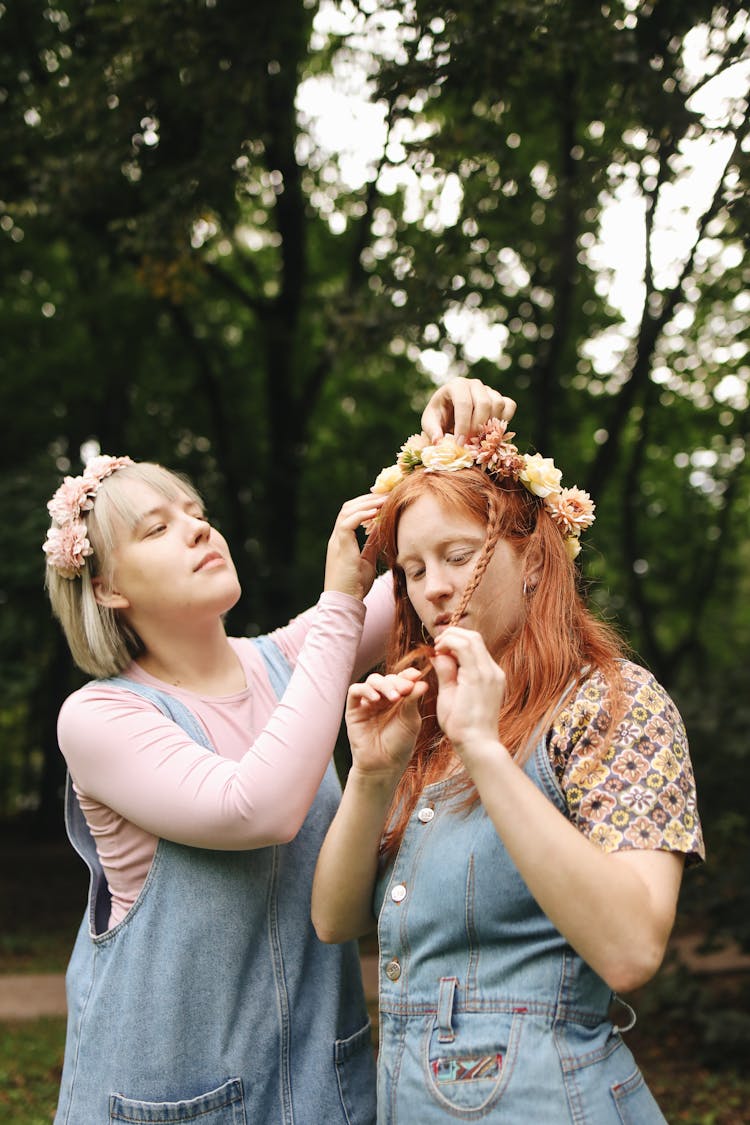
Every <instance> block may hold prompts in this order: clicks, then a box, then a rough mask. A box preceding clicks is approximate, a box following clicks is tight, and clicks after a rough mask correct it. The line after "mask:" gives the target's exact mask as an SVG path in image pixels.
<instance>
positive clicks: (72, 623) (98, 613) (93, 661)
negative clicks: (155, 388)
mask: <svg viewBox="0 0 750 1125" xmlns="http://www.w3.org/2000/svg"><path fill="white" fill-rule="evenodd" d="M133 481H139V482H140V483H142V484H146V485H148V486H149V488H152V489H153V490H154V491H155V492H158V493H159V494H160V495H161V496H164V497H165V498H166V499H167V500H169V501H174V500H177V499H179V498H180V497H181V496H188V497H189V498H190V499H191V500H194V501H195V502H196V503H197V504H200V506H201V508H202V507H203V501H202V499H201V497H200V495H199V494H198V492H197V491H196V490H195V488H194V487H193V485H192V484H191V483H190V481H189V480H187V478H185V477H183V476H181V475H180V474H178V473H175V472H172V471H171V470H170V469H165V468H164V467H163V466H162V465H156V464H153V463H152V462H149V461H139V462H137V463H136V464H134V465H126V466H123V467H122V468H119V469H117V471H116V472H114V473H112V474H111V476H108V477H106V478H105V479H104V480H103V481H102V482H101V484H100V485H99V488H98V489H97V493H96V498H95V500H94V506H93V508H92V509H91V511H89V512H84V513H82V519H83V521H84V523H85V524H86V528H87V536H88V540H89V542H90V544H91V547H92V550H93V554H91V555H89V556H88V557H87V558H86V565H85V566H84V567H83V568H82V570H81V574H80V577H78V578H74V579H69V578H64V577H63V576H62V575H61V574H60V573H59V572H58V571H57V570H56V569H55V568H54V567H53V566H47V573H46V578H45V585H46V588H47V593H48V595H49V600H50V603H51V605H52V612H53V613H54V615H55V617H56V618H57V619H58V621H59V622H60V624H61V626H62V629H63V632H64V633H65V639H66V640H67V642H68V647H69V648H70V652H71V655H72V657H73V660H74V661H75V662H76V664H77V665H78V667H79V668H81V669H82V670H83V671H84V672H87V673H88V674H89V675H91V676H94V677H95V678H96V679H106V678H107V677H108V676H116V675H118V674H119V673H120V672H122V671H123V670H124V669H125V668H127V666H128V664H130V663H131V661H132V660H133V659H134V658H135V657H136V656H138V655H139V654H140V653H142V652H143V642H142V641H141V639H140V637H139V636H138V634H137V633H136V632H135V630H134V629H132V628H131V627H130V626H129V625H128V623H127V622H126V621H125V620H124V618H123V617H122V615H121V613H119V612H118V610H116V609H115V610H113V609H110V608H109V607H107V606H103V605H100V604H99V602H98V601H97V599H96V594H95V591H94V585H93V579H94V578H99V577H101V578H103V579H105V581H107V582H109V581H111V579H112V551H113V549H114V548H115V547H116V546H117V543H118V539H119V538H120V536H121V535H122V529H123V526H124V527H125V528H133V527H135V525H136V523H137V522H138V520H139V518H140V516H141V515H142V512H141V509H140V507H139V506H138V505H137V504H136V503H135V502H134V500H133V497H132V494H131V489H130V488H129V487H128V486H129V484H130V483H132V482H133ZM53 526H54V524H53Z"/></svg>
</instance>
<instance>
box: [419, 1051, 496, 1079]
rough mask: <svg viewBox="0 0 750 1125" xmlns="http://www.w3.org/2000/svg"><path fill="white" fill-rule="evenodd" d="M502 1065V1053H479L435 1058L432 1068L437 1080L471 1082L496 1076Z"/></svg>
mask: <svg viewBox="0 0 750 1125" xmlns="http://www.w3.org/2000/svg"><path fill="white" fill-rule="evenodd" d="M502 1066H503V1056H502V1055H480V1056H470V1057H468V1058H462V1059H456V1058H449V1059H435V1061H434V1063H433V1064H432V1069H433V1072H434V1075H435V1078H436V1080H437V1081H438V1082H473V1081H476V1080H477V1079H478V1078H497V1077H498V1076H499V1074H500V1071H501V1070H502Z"/></svg>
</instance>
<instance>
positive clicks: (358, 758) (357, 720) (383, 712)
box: [346, 668, 427, 777]
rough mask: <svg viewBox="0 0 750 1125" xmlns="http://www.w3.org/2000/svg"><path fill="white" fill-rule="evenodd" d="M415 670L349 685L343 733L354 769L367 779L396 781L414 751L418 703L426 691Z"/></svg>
mask: <svg viewBox="0 0 750 1125" xmlns="http://www.w3.org/2000/svg"><path fill="white" fill-rule="evenodd" d="M420 675H421V673H420V671H419V669H418V668H406V669H404V671H403V672H394V673H391V674H390V675H387V676H383V675H380V674H379V673H377V672H375V673H373V674H372V675H370V676H368V677H367V679H366V680H365V681H364V683H359V684H352V686H351V687H350V688H349V694H348V695H347V700H346V729H347V733H348V735H349V743H350V745H351V750H352V761H353V765H354V768H356V769H357V771H358V772H359V773H360V774H363V775H365V774H367V775H369V776H375V775H389V776H397V777H400V776H401V774H402V773H403V771H404V769H405V768H406V766H407V764H408V762H409V759H410V757H411V755H412V753H413V751H414V745H415V742H416V738H417V734H418V733H419V727H420V724H421V717H420V714H419V699H420V697H421V696H422V695H424V693H425V691H426V690H427V684H426V683H425V682H424V680H422V679H420Z"/></svg>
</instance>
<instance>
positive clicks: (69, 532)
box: [42, 523, 93, 578]
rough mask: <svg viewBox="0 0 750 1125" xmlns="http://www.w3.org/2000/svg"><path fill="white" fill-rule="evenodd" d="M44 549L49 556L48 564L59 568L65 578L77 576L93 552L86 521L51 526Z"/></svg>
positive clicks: (56, 568)
mask: <svg viewBox="0 0 750 1125" xmlns="http://www.w3.org/2000/svg"><path fill="white" fill-rule="evenodd" d="M42 550H43V551H44V553H45V554H46V556H47V565H48V566H53V567H54V568H55V570H58V571H59V572H60V574H61V575H62V577H63V578H77V577H78V574H79V571H80V570H81V568H82V567H83V566H85V559H86V556H87V555H91V554H93V551H92V549H91V544H90V543H89V541H88V539H87V538H86V525H85V524H84V523H66V524H65V526H64V527H51V528H50V529H49V531H48V532H47V540H46V542H45V543H44V545H43V547H42Z"/></svg>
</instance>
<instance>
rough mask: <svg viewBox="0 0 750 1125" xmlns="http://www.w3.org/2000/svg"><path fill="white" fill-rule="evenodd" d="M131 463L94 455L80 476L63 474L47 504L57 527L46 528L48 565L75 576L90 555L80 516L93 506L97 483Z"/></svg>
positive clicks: (84, 525)
mask: <svg viewBox="0 0 750 1125" xmlns="http://www.w3.org/2000/svg"><path fill="white" fill-rule="evenodd" d="M134 464H135V461H132V460H131V459H130V457H108V456H106V455H103V456H101V457H93V458H92V459H91V460H90V461H89V463H88V465H87V466H86V468H85V469H84V471H83V473H82V475H81V476H79V477H65V479H64V480H63V482H62V484H61V485H60V487H59V488H58V489H57V491H56V492H55V494H54V496H53V497H52V499H51V500H50V502H49V503H48V504H47V510H48V511H49V514H50V516H51V517H52V519H53V521H54V523H56V524H58V525H59V526H57V527H54V526H53V527H51V528H50V529H49V531H48V532H47V539H46V542H45V543H44V544H43V547H42V550H43V551H44V553H45V554H46V556H47V565H48V566H51V567H54V568H55V569H56V570H58V571H59V572H60V574H61V575H62V577H63V578H76V577H77V576H78V575H79V574H80V572H81V570H82V569H83V567H84V566H85V565H86V557H87V556H88V555H91V554H93V551H92V548H91V544H90V543H89V541H88V539H87V538H86V524H85V523H84V522H83V519H82V516H83V514H84V513H85V512H89V511H91V509H92V508H93V506H94V498H95V496H96V493H97V491H98V489H99V485H100V484H101V483H102V481H103V480H104V478H105V477H108V476H109V475H110V473H113V472H114V471H115V470H116V469H123V468H125V466H126V465H134Z"/></svg>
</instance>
